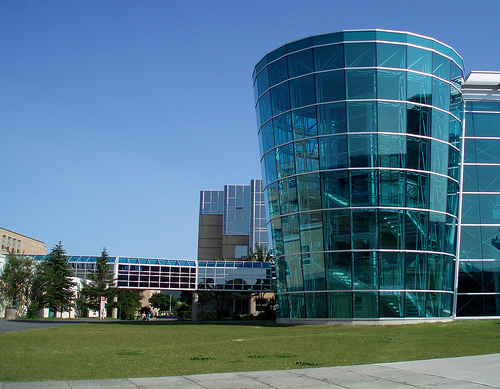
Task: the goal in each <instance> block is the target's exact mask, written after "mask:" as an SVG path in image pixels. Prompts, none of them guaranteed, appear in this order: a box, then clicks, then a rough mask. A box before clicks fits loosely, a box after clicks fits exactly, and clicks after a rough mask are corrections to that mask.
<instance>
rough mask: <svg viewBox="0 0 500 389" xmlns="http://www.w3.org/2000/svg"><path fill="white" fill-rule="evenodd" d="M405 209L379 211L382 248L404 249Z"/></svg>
mask: <svg viewBox="0 0 500 389" xmlns="http://www.w3.org/2000/svg"><path fill="white" fill-rule="evenodd" d="M404 217H405V215H404V212H403V211H385V210H380V211H379V223H380V225H379V234H380V236H379V247H380V248H381V249H397V250H402V249H404V225H405V218H404Z"/></svg>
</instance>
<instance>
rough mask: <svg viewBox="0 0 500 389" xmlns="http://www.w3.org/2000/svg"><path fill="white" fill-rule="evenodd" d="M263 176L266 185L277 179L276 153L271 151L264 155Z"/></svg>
mask: <svg viewBox="0 0 500 389" xmlns="http://www.w3.org/2000/svg"><path fill="white" fill-rule="evenodd" d="M263 166H264V169H263V170H264V173H265V174H264V176H265V180H266V183H267V184H269V183H271V182H272V181H274V180H276V179H278V173H277V170H276V153H275V152H274V151H271V152H269V153H267V154H266V155H264V165H263Z"/></svg>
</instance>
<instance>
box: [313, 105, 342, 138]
mask: <svg viewBox="0 0 500 389" xmlns="http://www.w3.org/2000/svg"><path fill="white" fill-rule="evenodd" d="M346 131H347V126H346V108H345V103H337V104H326V105H320V106H318V132H319V134H321V135H326V134H340V133H344V132H346Z"/></svg>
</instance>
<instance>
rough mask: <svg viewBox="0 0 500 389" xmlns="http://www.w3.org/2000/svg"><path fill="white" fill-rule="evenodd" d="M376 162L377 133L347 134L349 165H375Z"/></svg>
mask: <svg viewBox="0 0 500 389" xmlns="http://www.w3.org/2000/svg"><path fill="white" fill-rule="evenodd" d="M376 164H377V135H376V134H366V135H349V166H350V167H375V166H376Z"/></svg>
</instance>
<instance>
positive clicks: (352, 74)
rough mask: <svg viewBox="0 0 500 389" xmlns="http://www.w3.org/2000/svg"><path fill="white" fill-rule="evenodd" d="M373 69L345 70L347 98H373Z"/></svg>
mask: <svg viewBox="0 0 500 389" xmlns="http://www.w3.org/2000/svg"><path fill="white" fill-rule="evenodd" d="M375 74H376V73H375V69H366V70H365V69H363V70H357V69H356V70H355V69H350V70H347V71H346V91H347V99H374V98H375V80H376V77H375Z"/></svg>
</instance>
